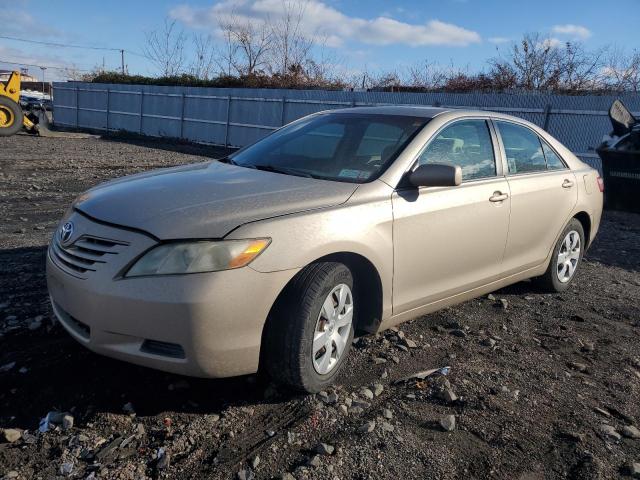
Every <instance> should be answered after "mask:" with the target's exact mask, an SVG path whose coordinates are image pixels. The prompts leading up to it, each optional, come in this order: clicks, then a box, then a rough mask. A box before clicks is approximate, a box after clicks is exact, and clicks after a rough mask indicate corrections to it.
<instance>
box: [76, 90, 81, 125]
mask: <svg viewBox="0 0 640 480" xmlns="http://www.w3.org/2000/svg"><path fill="white" fill-rule="evenodd" d="M79 92H80V87H78V84H77V83H76V128H78V127H79V126H80V118H79V117H80V103H79V102H80V94H79Z"/></svg>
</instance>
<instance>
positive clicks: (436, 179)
mask: <svg viewBox="0 0 640 480" xmlns="http://www.w3.org/2000/svg"><path fill="white" fill-rule="evenodd" d="M409 183H410V184H411V185H413V186H414V187H456V186H458V185H460V184H461V183H462V169H461V168H460V167H459V166H457V165H455V166H454V165H444V164H438V163H431V164H429V163H428V164H425V165H420V166H419V167H418V168H416V169H415V170H414V171H413V172H411V173H410V174H409Z"/></svg>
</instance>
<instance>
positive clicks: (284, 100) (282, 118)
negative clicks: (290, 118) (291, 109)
mask: <svg viewBox="0 0 640 480" xmlns="http://www.w3.org/2000/svg"><path fill="white" fill-rule="evenodd" d="M286 104H287V97H282V110H281V111H280V126H283V125H284V118H285V117H284V114H285V111H284V109H285V106H286Z"/></svg>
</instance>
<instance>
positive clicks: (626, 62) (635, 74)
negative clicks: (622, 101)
mask: <svg viewBox="0 0 640 480" xmlns="http://www.w3.org/2000/svg"><path fill="white" fill-rule="evenodd" d="M602 83H603V85H604V86H605V88H608V89H611V90H614V91H616V92H622V91H630V92H635V93H638V92H640V52H639V51H637V50H634V51H633V52H632V53H631V54H630V55H627V54H626V53H625V52H624V50H622V49H620V48H616V49H611V50H610V51H609V54H608V55H607V58H606V59H605V61H604V66H603V68H602Z"/></svg>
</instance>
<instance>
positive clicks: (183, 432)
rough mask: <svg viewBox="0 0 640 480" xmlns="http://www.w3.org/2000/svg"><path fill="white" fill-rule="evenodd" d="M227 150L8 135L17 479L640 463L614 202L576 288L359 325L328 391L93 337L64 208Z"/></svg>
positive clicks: (630, 253)
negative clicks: (122, 356)
mask: <svg viewBox="0 0 640 480" xmlns="http://www.w3.org/2000/svg"><path fill="white" fill-rule="evenodd" d="M223 153H224V152H223V151H221V150H220V149H215V148H209V147H201V146H192V145H191V146H190V145H175V144H166V143H162V142H160V141H156V140H127V139H111V140H106V139H101V138H97V137H89V138H84V139H83V138H80V139H78V138H75V139H70V138H37V137H29V136H24V135H19V136H15V137H12V138H9V139H0V167H1V170H0V187H1V188H0V218H2V219H3V221H2V223H1V224H0V429H4V430H2V431H1V432H0V442H2V443H0V476H1V475H4V477H5V478H23V479H31V478H43V479H44V478H47V479H48V478H54V477H56V476H61V477H63V476H64V477H67V478H109V479H138V478H147V477H149V478H188V477H190V478H244V479H249V478H285V479H292V478H296V479H303V478H323V479H331V478H340V479H349V478H353V479H368V478H399V477H401V476H402V477H404V478H426V479H430V478H439V479H453V478H505V479H520V480H534V479H547V478H576V479H578V478H579V479H590V478H594V479H595V478H602V479H609V478H617V477H619V476H624V475H628V474H630V473H631V469H632V468H634V467H633V462H636V463H637V462H640V439H639V438H632V437H634V436H636V435H637V436H640V432H638V430H637V429H635V427H639V428H640V401H638V399H639V398H640V272H639V270H640V216H639V215H633V214H626V213H621V212H606V213H605V216H604V220H603V224H602V226H601V231H600V234H599V236H598V239H597V241H596V243H595V244H594V245H593V247H592V248H591V250H590V251H589V252H588V255H587V257H586V259H585V262H584V263H583V265H582V269H581V271H580V273H579V274H578V276H577V278H576V282H575V284H574V286H573V288H572V289H571V290H570V291H569V292H567V293H564V294H561V295H549V294H544V293H541V292H540V291H538V290H536V289H535V288H534V287H533V286H532V285H531V284H530V283H528V282H523V283H519V284H517V285H514V286H511V287H509V288H506V289H503V290H500V291H497V292H495V293H494V294H492V295H490V296H488V297H484V298H479V299H476V300H473V301H470V302H467V303H464V304H462V305H459V306H457V307H455V308H449V309H446V310H443V311H441V312H438V313H436V314H432V315H428V316H425V317H422V318H420V319H417V320H415V321H413V322H410V323H406V324H403V325H402V326H401V330H394V331H391V330H389V331H386V332H383V333H381V334H379V335H376V336H369V337H363V338H360V339H357V340H356V342H355V345H354V347H355V348H354V349H353V350H352V354H351V355H350V358H349V360H348V365H347V368H345V370H344V374H343V375H342V377H341V378H340V381H339V386H337V387H336V388H335V389H333V390H331V391H329V392H326V393H325V394H324V395H315V396H294V395H291V394H290V393H287V392H285V391H282V390H279V389H277V388H275V387H273V386H272V385H269V384H268V383H266V382H264V381H262V380H261V379H258V378H256V377H253V376H251V377H242V378H235V379H226V380H201V379H190V378H184V377H178V376H174V375H170V374H165V373H162V372H156V371H153V370H148V369H145V368H142V367H137V366H133V365H129V364H126V363H122V362H119V361H116V360H111V359H108V358H103V357H100V356H98V355H95V354H93V353H91V352H89V351H88V350H86V349H84V348H82V347H81V346H80V345H78V344H77V343H76V342H75V341H73V340H72V339H71V338H70V337H69V335H67V334H66V333H65V331H64V330H63V329H62V328H61V327H60V326H59V325H57V324H55V323H54V322H53V320H52V314H51V311H50V308H49V306H48V301H47V294H46V285H45V277H44V256H45V249H46V244H47V242H48V240H49V238H50V237H51V235H52V234H53V231H54V228H55V226H56V224H57V221H58V220H59V218H60V217H61V215H62V213H63V211H64V209H65V208H66V207H67V206H68V205H69V203H70V202H71V201H72V199H73V198H74V196H76V195H77V194H78V193H80V192H81V191H83V190H85V189H87V188H88V187H90V186H92V185H95V184H96V183H99V182H100V181H103V180H106V179H109V178H113V177H118V176H122V175H125V174H129V173H133V172H137V171H141V170H147V169H151V168H158V167H167V166H172V165H177V164H184V163H188V162H198V161H204V160H207V159H209V158H215V157H218V156H221V155H223ZM444 366H450V371H449V373H448V375H446V376H444V375H442V374H440V373H435V374H433V375H431V376H429V377H427V378H425V379H423V380H421V379H415V378H413V379H409V380H407V381H403V382H399V383H397V382H396V381H397V380H399V379H401V378H403V377H405V376H408V375H412V374H415V373H417V372H420V371H424V370H428V369H433V368H440V367H444ZM48 412H58V413H55V414H52V416H51V420H52V423H51V425H50V428H49V431H48V432H47V433H38V423H39V421H40V419H41V418H43V417H44V416H45V415H47V413H48ZM64 414H66V416H65V415H64ZM452 420H454V421H455V425H452V423H453V422H452ZM449 430H450V431H449ZM635 468H638V470H640V465H636V466H635ZM637 475H640V473H638V474H637Z"/></svg>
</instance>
